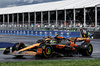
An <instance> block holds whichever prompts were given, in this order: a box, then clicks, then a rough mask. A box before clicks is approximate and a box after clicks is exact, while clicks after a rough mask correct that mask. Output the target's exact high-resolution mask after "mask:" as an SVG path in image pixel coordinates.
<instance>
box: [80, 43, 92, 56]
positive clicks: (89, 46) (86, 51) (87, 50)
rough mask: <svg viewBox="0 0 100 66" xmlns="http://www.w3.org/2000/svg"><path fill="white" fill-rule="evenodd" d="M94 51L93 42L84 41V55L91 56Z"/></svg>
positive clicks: (82, 49)
mask: <svg viewBox="0 0 100 66" xmlns="http://www.w3.org/2000/svg"><path fill="white" fill-rule="evenodd" d="M92 52H93V46H92V44H90V43H83V44H82V45H81V46H80V53H81V54H82V55H83V56H91V54H92Z"/></svg>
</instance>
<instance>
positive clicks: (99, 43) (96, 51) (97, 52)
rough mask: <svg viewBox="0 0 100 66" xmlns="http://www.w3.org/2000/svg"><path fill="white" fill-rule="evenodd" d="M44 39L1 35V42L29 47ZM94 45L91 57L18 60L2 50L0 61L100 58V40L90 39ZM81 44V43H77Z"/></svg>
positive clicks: (27, 59) (33, 57)
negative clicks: (4, 53)
mask: <svg viewBox="0 0 100 66" xmlns="http://www.w3.org/2000/svg"><path fill="white" fill-rule="evenodd" d="M41 38H43V37H36V36H15V35H0V42H8V43H13V44H14V43H17V42H24V43H25V44H27V45H31V44H34V43H36V41H37V40H38V39H41ZM90 40H91V44H92V45H93V54H92V55H91V56H90V57H83V56H81V55H78V56H77V55H76V56H73V57H58V56H56V57H52V58H37V57H35V56H24V57H22V58H16V57H14V56H12V55H3V51H4V50H3V49H2V48H0V61H3V62H6V61H33V60H68V59H94V58H100V39H90ZM76 44H81V43H78V42H77V43H76Z"/></svg>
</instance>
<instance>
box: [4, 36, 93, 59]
mask: <svg viewBox="0 0 100 66" xmlns="http://www.w3.org/2000/svg"><path fill="white" fill-rule="evenodd" d="M77 41H84V42H83V43H82V44H80V45H77V44H75V43H76V42H77ZM92 52H93V47H92V44H91V43H90V40H89V39H88V38H78V37H71V38H69V39H67V38H64V37H59V36H56V37H53V38H51V37H47V38H44V39H40V40H38V41H37V43H36V44H33V45H30V46H27V47H26V46H25V44H24V43H22V42H20V43H16V44H14V46H13V47H12V51H10V47H7V48H6V49H5V51H4V52H3V54H5V55H14V56H16V57H22V56H24V55H31V56H40V57H41V56H42V57H46V58H49V57H52V56H54V55H57V54H62V55H63V56H65V55H67V56H69V55H73V54H77V55H78V54H81V55H83V56H90V55H91V54H92Z"/></svg>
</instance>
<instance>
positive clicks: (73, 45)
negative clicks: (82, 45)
mask: <svg viewBox="0 0 100 66" xmlns="http://www.w3.org/2000/svg"><path fill="white" fill-rule="evenodd" d="M70 42H71V44H70V46H72V47H73V49H72V50H75V48H74V47H77V45H76V44H74V43H73V42H72V41H70Z"/></svg>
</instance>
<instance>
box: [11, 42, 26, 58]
mask: <svg viewBox="0 0 100 66" xmlns="http://www.w3.org/2000/svg"><path fill="white" fill-rule="evenodd" d="M22 48H25V44H24V43H22V42H20V43H15V44H14V45H13V47H12V52H13V51H18V50H20V49H22ZM16 57H17V58H19V57H23V56H22V55H18V56H17V55H16Z"/></svg>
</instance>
